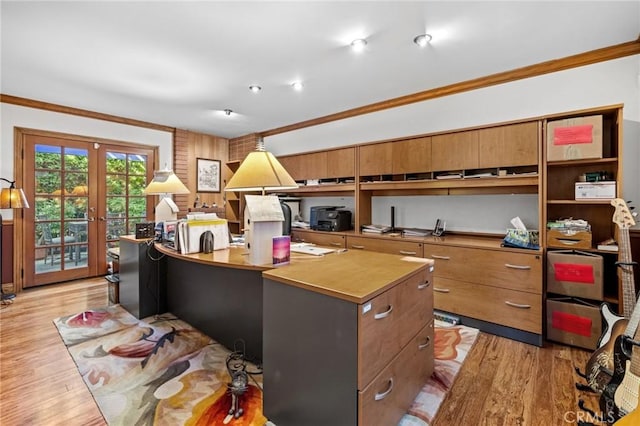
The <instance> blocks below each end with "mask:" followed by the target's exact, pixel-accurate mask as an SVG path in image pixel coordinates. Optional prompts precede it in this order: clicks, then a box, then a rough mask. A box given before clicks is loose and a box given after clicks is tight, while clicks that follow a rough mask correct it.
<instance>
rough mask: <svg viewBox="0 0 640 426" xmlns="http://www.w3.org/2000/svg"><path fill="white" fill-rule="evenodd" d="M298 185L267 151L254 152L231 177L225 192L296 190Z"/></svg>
mask: <svg viewBox="0 0 640 426" xmlns="http://www.w3.org/2000/svg"><path fill="white" fill-rule="evenodd" d="M297 187H298V184H297V183H296V181H295V180H293V178H292V177H291V175H289V173H287V171H286V170H285V168H284V167H282V164H280V162H279V161H278V160H277V159H276V157H274V156H273V154H271V153H270V152H267V151H262V150H258V151H252V152H250V153H249V155H247V157H246V158H245V159H244V161H243V162H242V164H241V165H240V167H238V170H237V171H236V172H235V173H234V175H233V176H232V177H231V179H230V180H229V182H227V185H226V187H225V191H263V192H264V191H265V190H278V189H294V188H297Z"/></svg>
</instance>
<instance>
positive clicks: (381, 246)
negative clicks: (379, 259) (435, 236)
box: [347, 235, 422, 257]
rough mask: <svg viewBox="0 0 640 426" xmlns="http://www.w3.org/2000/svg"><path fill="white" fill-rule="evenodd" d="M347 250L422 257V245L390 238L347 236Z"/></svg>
mask: <svg viewBox="0 0 640 426" xmlns="http://www.w3.org/2000/svg"><path fill="white" fill-rule="evenodd" d="M347 248H348V249H354V250H371V251H377V252H380V253H389V254H400V255H404V256H417V257H422V243H416V242H412V241H399V240H392V239H389V238H387V239H383V238H367V237H357V236H351V235H349V236H347Z"/></svg>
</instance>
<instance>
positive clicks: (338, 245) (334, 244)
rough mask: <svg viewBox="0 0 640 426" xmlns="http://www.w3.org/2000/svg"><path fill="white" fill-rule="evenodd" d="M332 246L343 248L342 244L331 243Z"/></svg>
mask: <svg viewBox="0 0 640 426" xmlns="http://www.w3.org/2000/svg"><path fill="white" fill-rule="evenodd" d="M331 245H332V246H336V247H340V246H342V243H331Z"/></svg>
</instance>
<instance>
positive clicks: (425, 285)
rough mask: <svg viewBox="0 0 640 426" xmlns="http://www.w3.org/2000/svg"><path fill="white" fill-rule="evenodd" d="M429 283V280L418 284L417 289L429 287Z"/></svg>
mask: <svg viewBox="0 0 640 426" xmlns="http://www.w3.org/2000/svg"><path fill="white" fill-rule="evenodd" d="M429 284H431V283H430V282H429V281H427V282H426V283H424V284H418V290H424V289H425V288H427V287H429Z"/></svg>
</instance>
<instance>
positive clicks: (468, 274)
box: [424, 244, 542, 345]
mask: <svg viewBox="0 0 640 426" xmlns="http://www.w3.org/2000/svg"><path fill="white" fill-rule="evenodd" d="M424 256H425V257H427V258H430V259H433V260H434V261H435V265H434V306H435V308H436V309H440V310H443V311H447V312H452V313H454V314H458V315H464V316H466V317H470V318H475V319H479V320H482V321H487V322H490V323H494V324H496V325H498V326H502V327H509V328H513V329H517V330H522V331H525V332H528V333H532V335H531V336H528V338H529V340H530V341H529V343H534V344H538V345H541V344H542V341H541V335H542V255H541V253H540V252H532V253H523V252H515V251H501V250H490V249H485V248H470V247H457V246H448V245H443V244H425V246H424ZM525 337H527V336H526V335H525ZM525 340H526V339H525Z"/></svg>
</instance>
